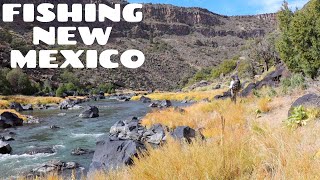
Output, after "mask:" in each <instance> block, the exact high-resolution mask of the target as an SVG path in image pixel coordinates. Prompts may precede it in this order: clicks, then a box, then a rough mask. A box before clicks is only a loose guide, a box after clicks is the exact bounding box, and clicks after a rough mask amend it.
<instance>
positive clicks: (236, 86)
mask: <svg viewBox="0 0 320 180" xmlns="http://www.w3.org/2000/svg"><path fill="white" fill-rule="evenodd" d="M231 79H232V80H231V83H230V87H229V88H230V91H231V101H232V102H234V103H235V104H236V103H237V94H238V93H239V92H240V90H241V82H240V79H239V77H238V76H237V75H233V76H231Z"/></svg>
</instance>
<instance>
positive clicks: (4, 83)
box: [0, 71, 11, 95]
mask: <svg viewBox="0 0 320 180" xmlns="http://www.w3.org/2000/svg"><path fill="white" fill-rule="evenodd" d="M0 84H1V88H0V94H2V95H9V94H11V85H10V83H9V82H8V80H7V79H6V74H4V72H3V71H0Z"/></svg>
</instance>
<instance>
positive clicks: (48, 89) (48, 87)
mask: <svg viewBox="0 0 320 180" xmlns="http://www.w3.org/2000/svg"><path fill="white" fill-rule="evenodd" d="M42 91H43V92H44V93H50V92H52V85H51V83H50V81H48V80H46V81H45V82H44V84H43V89H42Z"/></svg>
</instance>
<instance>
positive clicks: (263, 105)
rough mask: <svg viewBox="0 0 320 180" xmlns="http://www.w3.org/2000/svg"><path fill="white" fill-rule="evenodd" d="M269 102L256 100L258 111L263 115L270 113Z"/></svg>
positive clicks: (262, 99) (267, 100)
mask: <svg viewBox="0 0 320 180" xmlns="http://www.w3.org/2000/svg"><path fill="white" fill-rule="evenodd" d="M270 102H271V99H270V98H261V99H259V100H258V109H259V110H260V111H261V112H263V113H267V112H269V111H271V106H270Z"/></svg>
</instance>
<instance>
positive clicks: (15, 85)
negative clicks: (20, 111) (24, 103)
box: [6, 68, 36, 95]
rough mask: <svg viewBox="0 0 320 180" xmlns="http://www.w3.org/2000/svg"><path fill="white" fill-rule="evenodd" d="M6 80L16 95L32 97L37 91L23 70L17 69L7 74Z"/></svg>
mask: <svg viewBox="0 0 320 180" xmlns="http://www.w3.org/2000/svg"><path fill="white" fill-rule="evenodd" d="M6 79H7V81H8V82H9V83H10V85H11V87H12V90H13V92H14V93H22V94H25V95H31V94H33V93H35V91H36V89H35V88H34V87H33V86H32V84H31V81H30V80H29V78H28V76H27V74H25V73H23V71H22V70H21V69H18V68H17V69H13V70H11V71H10V72H9V73H8V74H7V76H6Z"/></svg>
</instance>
